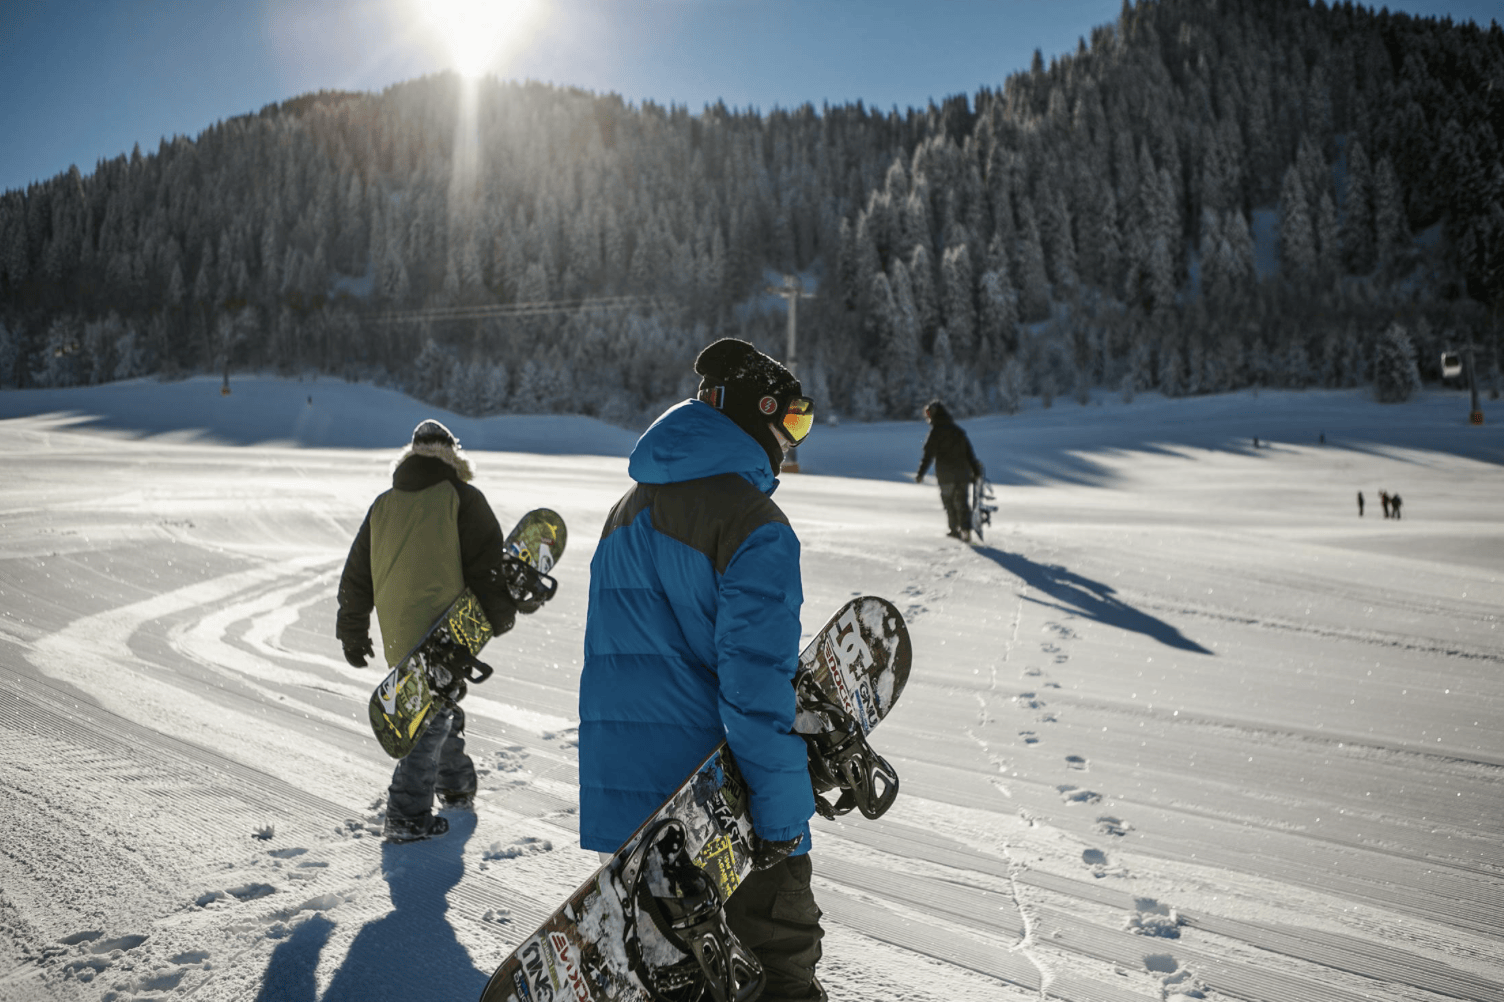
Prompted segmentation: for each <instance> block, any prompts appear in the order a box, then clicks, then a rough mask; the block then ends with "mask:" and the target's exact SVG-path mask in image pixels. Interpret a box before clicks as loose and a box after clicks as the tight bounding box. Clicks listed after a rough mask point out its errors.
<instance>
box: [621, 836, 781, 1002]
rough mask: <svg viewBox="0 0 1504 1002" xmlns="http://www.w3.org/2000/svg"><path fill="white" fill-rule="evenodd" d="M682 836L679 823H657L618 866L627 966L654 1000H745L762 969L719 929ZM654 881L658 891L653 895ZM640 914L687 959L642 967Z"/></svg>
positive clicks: (721, 924) (756, 989)
mask: <svg viewBox="0 0 1504 1002" xmlns="http://www.w3.org/2000/svg"><path fill="white" fill-rule="evenodd" d="M686 838H687V830H686V829H685V827H684V823H683V822H682V821H679V820H678V819H677V818H663V819H661V820H660V821H658V822H657V823H656V824H654V825H653V826H652V827H650V828H649V829H648V830H647V831H646V832H644V833H643V835H642V838H641V839H639V840H638V842H637V846H636V848H634V849H633V850H632V853H631V855H629V856H628V857H627V859H626V860H625V861H624V862H623V863H622V866H621V870H620V879H621V886H622V887H623V888H624V890H625V897H624V900H623V904H624V905H625V906H626V908H625V911H626V927H627V928H626V932H627V936H626V940H627V943H626V946H627V962H628V964H629V966H630V967H631V968H632V971H633V973H634V974H636V975H637V979H638V980H639V981H641V982H642V986H643V988H645V989H646V990H647V992H648V994H649V995H650V996H651V997H652V999H653V1002H685V1000H688V999H698V998H700V997H701V994H702V993H708V994H709V996H710V998H712V999H714V1000H715V1002H751V1000H752V999H755V998H756V997H757V996H758V994H759V993H761V991H762V989H763V984H764V983H765V981H766V975H765V974H764V973H763V969H762V964H760V963H759V962H758V960H757V958H756V957H754V956H753V955H752V954H751V952H749V951H748V950H747V949H746V948H745V947H743V946H742V944H741V941H740V940H738V939H737V938H736V935H735V934H734V933H732V931H731V929H730V928H729V927H728V926H727V925H726V914H725V912H724V911H722V909H721V899H720V895H719V893H718V892H717V890H716V886H715V881H714V880H712V879H711V877H710V875H709V874H707V873H706V872H705V871H704V870H702V869H700V867H698V866H696V865H695V864H694V861H693V860H691V859H690V858H689V854H688V853H687V852H686V851H685V845H686ZM650 852H654V853H656V859H654V858H652V857H650V856H649V853H650ZM655 883H656V884H658V885H659V887H658V889H659V891H661V892H663V893H655V892H654V889H653V887H652V886H651V885H653V884H655ZM644 912H645V913H646V914H647V916H648V918H649V919H650V920H651V921H652V923H653V927H654V928H655V929H656V930H657V931H658V933H659V934H660V935H661V936H662V937H663V938H664V939H666V940H668V942H669V943H670V944H671V945H672V946H673V947H674V948H675V949H677V950H679V952H681V953H683V954H686V955H687V956H686V957H685V958H684V959H683V960H681V961H679V962H677V963H674V964H667V965H664V964H650V963H648V962H647V960H646V959H645V958H644V957H643V951H642V939H641V936H640V934H639V933H638V927H639V926H640V924H641V923H640V920H639V917H640V915H641V914H642V913H644Z"/></svg>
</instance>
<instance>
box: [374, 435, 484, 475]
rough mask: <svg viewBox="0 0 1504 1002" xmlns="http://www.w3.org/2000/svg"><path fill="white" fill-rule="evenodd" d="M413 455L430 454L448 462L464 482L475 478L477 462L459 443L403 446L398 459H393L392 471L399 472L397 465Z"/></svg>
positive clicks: (426, 443)
mask: <svg viewBox="0 0 1504 1002" xmlns="http://www.w3.org/2000/svg"><path fill="white" fill-rule="evenodd" d="M411 456H430V457H432V458H434V459H437V460H440V461H442V462H444V463H448V464H449V465H450V466H451V467H453V468H454V472H455V473H456V474H458V475H459V478H460V481H461V482H462V483H467V484H468V483H469V482H470V481H472V480H474V479H475V462H474V461H473V460H472V459H471V458H470V454H469V453H467V452H466V451H465V450H464V449H462V448H460V447H459V446H458V445H440V444H438V443H436V442H423V443H422V444H419V445H408V446H406V447H404V448H403V450H402V452H401V453H399V454H398V456H397V458H396V459H394V460H392V472H393V473H395V472H397V467H399V466H401V465H402V464H403V462H404V461H406V460H407V459H408V458H409V457H411Z"/></svg>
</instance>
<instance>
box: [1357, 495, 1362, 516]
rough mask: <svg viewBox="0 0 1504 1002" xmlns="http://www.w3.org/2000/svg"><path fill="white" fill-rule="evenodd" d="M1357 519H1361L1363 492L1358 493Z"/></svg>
mask: <svg viewBox="0 0 1504 1002" xmlns="http://www.w3.org/2000/svg"><path fill="white" fill-rule="evenodd" d="M1358 517H1359V518H1362V517H1363V492H1362V491H1359V492H1358Z"/></svg>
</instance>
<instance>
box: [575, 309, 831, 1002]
mask: <svg viewBox="0 0 1504 1002" xmlns="http://www.w3.org/2000/svg"><path fill="white" fill-rule="evenodd" d="M695 372H696V373H697V374H699V375H700V376H701V377H703V378H702V381H701V383H700V387H699V391H698V393H697V395H696V399H694V400H686V401H683V402H682V403H679V404H676V405H675V406H673V407H671V408H669V410H667V411H666V412H664V413H663V414H662V415H661V416H660V417H659V418H658V420H657V421H655V422H653V425H652V427H650V428H648V430H647V431H645V432H643V435H642V437H641V438H640V439H638V441H637V445H636V447H635V448H633V450H632V456H631V458H630V459H629V460H628V464H627V473H628V474H629V475H630V476H631V478H632V479H633V480H634V481H636V483H635V484H634V485H633V487H632V488H631V489H630V490H628V491H627V493H626V494H625V495H624V496H623V497H622V498H621V500H619V501H618V502H616V506H615V507H614V508H612V509H611V513H610V515H608V516H607V518H606V525H605V528H604V529H603V530H602V533H601V541H600V545H599V546H598V547H597V548H596V551H595V556H594V558H593V559H592V560H591V562H590V605H589V609H588V612H587V614H586V619H585V664H584V670H583V671H582V673H581V675H580V736H579V755H580V845H581V846H582V847H583V848H585V849H593V850H596V851H598V852H601V853H610V852H613V851H615V850H616V849H617V848H618V847H619V846H620V845H621V844H622V843H623V842H625V841H626V839H627V838H628V837H629V836H631V834H632V833H633V832H634V831H636V829H637V827H638V826H639V825H641V824H642V822H643V821H644V820H646V819H647V818H648V817H649V816H650V815H651V814H652V813H653V812H654V811H655V810H657V809H658V806H659V805H660V804H661V803H662V802H663V801H664V800H665V799H667V797H668V795H669V794H670V793H672V792H674V790H676V789H678V787H679V785H680V784H681V783H682V782H684V780H685V779H686V778H688V776H689V774H690V773H691V772H693V771H694V769H695V767H696V766H697V765H699V764H700V762H701V761H702V760H703V759H704V758H705V756H706V755H708V754H709V753H710V752H711V751H712V750H714V749H715V747H716V746H717V745H719V744H720V743H721V742H722V741H725V742H726V743H727V744H728V745H730V747H731V751H732V753H733V754H734V755H735V756H736V761H737V763H738V764H739V765H740V766H741V770H742V773H743V776H744V777H745V779H746V781H747V786H748V787H749V803H750V806H751V817H752V828H753V835H754V837H753V845H752V847H751V848H752V865H753V870H752V871H751V872H749V873H748V874H747V876H746V878H745V879H744V880H743V881H742V883H741V884H740V885H739V886H738V887H737V889H736V892H735V893H734V894H732V895H731V897H730V898H729V899H728V900H727V901H726V920H727V924H728V926H729V927H730V929H731V931H732V932H733V933H735V934H736V936H737V938H738V939H739V940H740V941H741V942H742V945H743V946H744V947H746V948H747V949H748V950H750V951H751V952H752V953H753V954H754V955H755V956H756V957H757V959H758V960H759V961H760V962H761V963H762V966H763V969H764V971H765V972H766V974H767V985H766V987H765V988H764V990H763V993H762V995H761V996H760V999H761V1000H763V1002H788V1000H795V999H809V1000H823V999H824V998H825V993H824V991H823V990H822V989H821V987H820V982H819V981H818V980H817V979H816V977H815V965H816V964H817V962H818V961H819V960H820V955H821V948H820V940H821V938H822V936H823V935H824V933H823V930H822V929H821V927H820V909H819V907H818V906H817V905H816V904H815V896H814V892H813V891H812V890H811V888H810V878H811V865H810V860H809V856H808V855H807V852H808V850H809V819H810V816H811V815H812V814H813V813H814V810H815V800H814V790H813V787H812V785H811V783H810V776H809V768H808V752H807V748H806V745H805V743H804V739H803V738H801V737H800V736H799V735H798V734H796V733H794V729H793V728H794V717H795V711H796V704H795V697H794V688H793V686H792V685H791V684H790V682H791V681H792V679H793V677H794V671H795V669H796V668H797V667H798V664H799V635H800V622H799V608H800V606H801V604H802V603H803V601H804V591H803V584H802V580H801V578H800V571H799V539H798V537H797V536H796V535H795V534H794V529H793V527H792V526H791V525H790V524H789V520H788V518H787V516H785V515H784V513H783V512H782V511H781V510H780V509H779V507H778V506H777V505H776V504H774V503H773V500H772V498H771V497H770V495H771V494H772V493H773V491H774V489H775V488H776V487H777V486H778V480H777V474H778V472H779V470H780V468H781V466H782V463H783V457H784V453H785V452H786V451H787V450H788V449H789V448H791V447H792V446H794V445H797V444H798V443H799V442H800V441H801V440H803V438H804V436H805V435H807V434H808V433H809V430H810V428H811V426H812V422H813V420H814V412H813V405H812V404H811V403H810V401H809V400H808V399H807V398H805V397H804V396H803V391H802V389H801V388H800V385H799V381H798V380H797V379H795V378H794V376H793V374H791V373H790V372H789V370H788V369H786V368H784V367H783V366H782V365H780V364H779V363H778V362H776V361H774V360H773V359H772V358H769V357H768V356H767V355H764V354H763V353H762V352H760V351H758V350H757V349H756V348H754V347H753V346H752V345H750V344H748V343H747V342H745V341H739V340H736V339H734V338H724V339H722V340H720V341H717V342H715V343H714V344H711V345H710V346H709V347H707V348H706V349H705V350H704V351H702V352H701V353H700V355H699V357H698V358H697V359H696V360H695Z"/></svg>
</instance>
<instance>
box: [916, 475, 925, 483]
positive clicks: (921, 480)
mask: <svg viewBox="0 0 1504 1002" xmlns="http://www.w3.org/2000/svg"><path fill="white" fill-rule="evenodd" d="M914 483H916V484H922V483H924V474H923V473H916V474H914Z"/></svg>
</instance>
